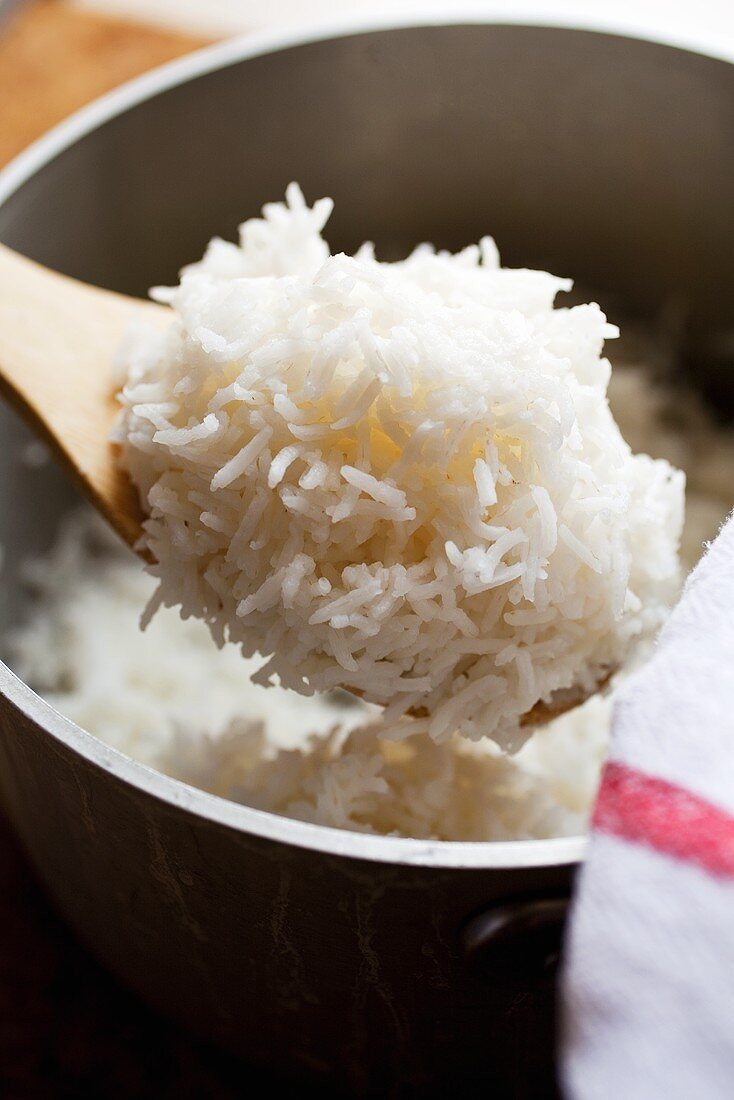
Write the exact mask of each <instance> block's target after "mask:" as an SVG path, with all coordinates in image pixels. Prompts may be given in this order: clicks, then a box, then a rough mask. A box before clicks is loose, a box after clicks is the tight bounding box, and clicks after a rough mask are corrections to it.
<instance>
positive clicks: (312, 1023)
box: [0, 22, 734, 1097]
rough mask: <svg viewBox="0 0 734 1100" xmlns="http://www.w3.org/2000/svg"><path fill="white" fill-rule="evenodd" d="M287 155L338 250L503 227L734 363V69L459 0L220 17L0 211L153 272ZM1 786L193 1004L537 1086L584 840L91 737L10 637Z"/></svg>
mask: <svg viewBox="0 0 734 1100" xmlns="http://www.w3.org/2000/svg"><path fill="white" fill-rule="evenodd" d="M292 179H296V180H298V181H300V183H301V184H302V185H303V187H304V189H305V193H306V195H307V196H308V197H309V198H310V199H313V198H316V197H319V196H321V195H324V194H329V195H332V196H333V197H334V199H335V200H336V211H335V215H334V219H333V222H332V223H330V226H329V240H330V242H331V243H332V245H333V246H336V247H337V248H343V249H345V250H351V249H353V248H354V247H356V246H357V245H358V244H359V243H360V242H361V241H362V240H364V239H372V240H374V241H376V243H377V245H378V249H379V250H380V252H381V254H382V256H384V257H391V256H397V255H399V254H401V253H404V252H405V251H406V250H407V249H408V248H410V247H411V246H412V245H413V244H415V243H416V242H418V241H422V240H432V241H435V242H436V243H437V244H438V245H441V246H448V247H458V246H461V245H464V244H465V243H467V242H469V241H472V240H476V239H477V238H478V237H479V236H480V235H482V234H483V233H485V232H491V233H493V234H494V235H495V237H496V238H497V240H498V242H499V244H500V248H501V250H502V254H503V258H504V261H505V263H507V264H510V265H521V264H522V265H531V266H540V267H543V268H548V269H550V270H552V271H556V272H558V273H559V274H568V275H572V276H574V277H575V278H577V279H579V280H580V281H582V282H584V283H586V284H588V285H591V286H594V287H598V288H600V290H602V291H604V292H606V294H607V295H608V296H610V299H611V300H614V301H618V302H619V303H620V305H623V306H624V307H625V309H626V310H627V311H628V312H629V311H632V312H637V313H640V314H641V315H653V314H654V313H655V312H656V311H657V310H658V309H659V307H660V305H661V303H663V302H668V303H669V302H673V303H675V308H676V316H677V317H679V318H680V319H681V320H680V324H681V369H688V370H691V369H693V368H692V366H691V364H694V365H696V369H697V370H698V372H699V374H700V376H701V382H702V384H703V385H704V386H705V387H706V388H707V389H708V390H709V392H710V393H712V394H714V395H715V396H717V398H718V399H719V400H724V399H725V398H726V396H727V394H729V393H731V387H732V383H731V379H730V377H728V376H727V375H726V373H725V372H724V371H723V369H722V361H721V357H720V356H718V357H717V355H718V353H717V349H720V348H721V347H723V346H724V342H722V338H721V334H722V333H725V331H726V328H727V324H729V323H730V318H729V317H728V316H727V310H729V311H730V308H731V302H732V300H734V276H733V274H732V273H733V272H734V264H733V263H732V256H734V219H733V217H732V199H733V197H734V68H733V67H732V65H731V64H730V63H728V62H727V61H726V60H725V59H724V58H722V57H719V58H716V57H713V56H706V55H704V54H702V53H697V52H693V51H690V50H683V49H679V48H674V47H672V46H667V45H663V44H661V43H654V42H650V41H642V40H638V39H634V38H631V37H626V36H621V35H620V36H615V35H611V34H607V33H599V32H596V31H590V30H576V29H569V28H564V27H536V26H530V25H517V26H507V25H502V26H500V25H492V24H488V23H476V22H475V23H472V24H458V25H450V26H447V25H424V26H397V27H395V26H393V27H390V28H385V27H383V28H376V29H372V30H370V29H365V28H361V29H359V30H353V31H340V32H338V33H337V34H333V35H332V36H331V37H328V36H326V37H325V36H323V35H321V34H318V35H311V36H310V37H309V36H300V37H299V36H292V37H291V38H289V39H285V38H281V39H280V40H278V41H275V40H271V41H268V40H256V41H249V42H247V41H246V42H240V43H233V44H227V45H225V46H222V47H216V48H213V49H211V50H208V51H205V52H204V53H202V54H200V55H196V56H194V57H192V58H189V59H185V60H184V61H182V62H177V63H175V64H173V65H172V66H168V67H166V68H165V69H162V70H160V71H159V72H156V73H154V74H152V75H150V76H147V77H144V78H142V79H141V80H139V81H137V82H135V83H133V84H131V85H129V86H127V87H125V88H123V89H121V90H120V91H118V92H116V93H114V94H113V95H111V96H108V97H106V98H105V99H103V100H101V101H99V102H98V103H96V104H94V105H93V106H91V107H90V108H88V109H86V110H84V111H82V112H81V113H80V114H78V115H77V116H75V117H74V118H73V119H71V120H70V121H68V122H67V123H65V124H63V125H62V126H61V127H59V128H58V129H57V130H55V131H54V132H53V133H52V134H51V135H49V136H48V137H47V138H45V139H44V140H42V141H41V142H40V143H39V144H37V145H36V146H35V147H33V148H32V149H31V150H30V151H29V152H28V153H26V154H24V155H23V156H22V157H21V158H19V160H17V161H16V162H15V163H14V164H13V165H11V166H10V168H8V169H6V171H5V172H4V173H3V174H2V175H0V239H2V240H3V241H4V242H6V243H7V244H9V245H11V246H12V247H14V248H16V249H18V250H19V251H21V252H24V253H26V254H28V255H29V256H31V257H33V258H35V259H38V260H40V261H41V262H43V263H45V264H48V265H50V266H52V267H56V268H58V269H60V270H62V271H65V272H68V273H70V274H72V275H75V276H78V277H80V278H82V279H85V280H87V281H90V282H96V283H99V284H100V285H103V286H107V287H113V288H115V289H117V290H121V291H126V292H132V293H136V294H143V293H144V292H145V291H146V289H147V287H148V286H150V285H151V284H154V283H160V282H166V281H170V280H173V279H174V278H175V275H176V272H177V270H178V268H179V267H180V266H181V265H182V264H183V263H185V262H187V261H189V260H191V259H192V258H194V257H196V256H198V255H199V254H200V252H201V250H202V248H203V246H204V244H205V242H206V241H207V240H208V239H209V237H211V236H212V235H214V234H221V235H227V234H232V233H233V231H234V229H235V226H236V224H237V223H238V221H240V220H241V219H242V218H243V217H244V216H249V215H253V214H255V213H256V212H257V211H258V210H259V208H260V206H261V205H262V203H263V202H264V201H267V200H272V199H276V198H278V197H279V196H281V195H282V194H283V191H284V188H285V186H286V184H287V183H288V182H289V181H290V180H292ZM27 439H28V435H27V433H26V431H25V429H24V428H22V427H21V425H20V424H19V423H18V422H17V421H16V420H15V419H14V418H13V416H12V414H11V413H10V412H9V411H8V410H6V409H0V544H2V547H3V551H4V565H3V569H2V572H1V573H0V622H2V624H3V625H7V624H8V623H12V622H13V621H14V620H16V619H17V617H18V616H19V615H20V614H22V598H23V595H22V587H21V586H20V584H19V580H18V577H19V569H20V567H21V565H22V563H23V562H24V561H25V560H27V559H28V558H29V557H31V556H35V555H37V554H38V553H39V552H41V551H43V550H44V549H45V548H46V547H48V546H49V545H50V543H51V542H52V540H53V537H54V532H55V530H56V527H57V524H58V521H59V518H60V517H61V515H62V514H63V513H64V512H65V511H66V510H67V509H68V508H69V507H70V506H71V505H72V504H73V502H74V499H75V497H74V493H73V492H72V490H71V489H70V488H69V486H68V485H67V484H66V483H65V481H64V480H63V477H62V475H61V474H60V473H59V472H57V471H56V470H55V469H54V468H51V467H47V468H45V469H44V470H41V471H39V470H30V469H28V468H27V466H25V465H23V463H22V462H21V460H20V456H21V452H22V450H23V447H24V445H25V443H26V441H27ZM0 790H1V793H2V799H3V802H4V804H5V807H6V809H7V812H8V814H9V816H10V818H11V820H12V822H13V824H14V826H15V828H16V830H17V832H18V835H19V836H20V838H21V839H22V842H23V844H24V846H25V848H26V850H27V852H28V854H29V856H30V859H31V860H32V862H33V865H34V867H35V868H36V870H37V872H38V874H39V876H40V878H41V879H42V880H43V882H44V884H45V886H46V887H47V889H48V891H49V893H50V895H51V896H52V897H53V899H54V900H55V902H56V904H57V905H58V907H59V909H60V910H61V911H62V912H63V913H64V915H65V916H66V918H67V919H68V921H69V922H70V924H71V925H72V926H73V927H74V928H75V929H76V930H77V932H78V933H79V935H80V936H81V937H82V938H83V940H84V941H85V942H86V943H87V944H88V945H89V946H90V948H91V949H92V950H93V951H94V952H95V953H96V955H97V956H99V958H100V959H102V960H103V961H104V962H105V963H106V964H107V965H108V966H109V968H110V969H111V970H113V971H114V972H115V973H116V974H117V975H118V976H119V977H120V979H121V980H122V981H124V982H125V983H126V984H127V985H128V986H130V987H131V988H133V989H135V990H137V991H139V992H140V994H142V995H143V996H144V997H145V998H147V999H148V1000H149V1001H150V1002H151V1003H153V1004H154V1005H156V1006H158V1007H159V1008H160V1009H162V1010H163V1011H165V1012H166V1013H168V1014H169V1015H171V1016H174V1017H176V1018H177V1019H178V1020H180V1021H182V1022H183V1023H185V1024H186V1025H188V1026H190V1027H192V1028H194V1029H195V1030H196V1031H198V1032H199V1033H200V1034H202V1035H205V1036H208V1037H210V1038H212V1039H214V1040H215V1041H217V1042H219V1043H221V1044H224V1045H226V1046H227V1047H229V1048H231V1049H233V1050H235V1051H237V1052H239V1053H241V1054H243V1055H244V1056H246V1057H247V1058H248V1059H250V1060H251V1061H255V1062H260V1063H263V1064H271V1065H272V1066H273V1067H276V1068H278V1069H279V1070H282V1071H283V1072H285V1073H289V1074H291V1075H295V1076H299V1077H301V1078H304V1079H306V1078H311V1079H314V1080H317V1079H318V1080H321V1081H322V1082H325V1083H326V1082H328V1083H331V1084H333V1085H334V1086H336V1087H349V1088H350V1089H351V1090H352V1092H356V1093H360V1094H367V1093H370V1094H379V1095H390V1094H392V1093H394V1092H396V1091H398V1087H400V1088H402V1089H403V1091H409V1090H412V1092H413V1093H420V1092H424V1093H432V1092H437V1091H440V1090H441V1088H442V1087H444V1088H445V1087H452V1088H454V1089H459V1090H461V1088H462V1086H466V1085H468V1084H469V1083H471V1082H477V1081H481V1082H482V1083H483V1087H484V1088H485V1089H487V1091H488V1094H491V1095H495V1096H505V1095H507V1096H527V1097H542V1096H544V1095H548V1094H550V1093H551V1092H552V1061H551V1047H552V1002H553V974H552V966H551V965H549V956H550V955H551V954H552V953H553V951H555V950H556V941H557V929H558V926H559V922H560V920H561V917H562V911H563V907H564V898H565V897H566V895H567V893H568V890H569V887H570V884H571V880H572V876H573V873H574V870H575V868H576V866H577V864H578V863H579V861H580V859H581V858H582V854H583V847H584V841H583V839H582V838H578V839H565V840H549V841H540V842H538V841H533V842H530V841H528V842H516V843H496V844H489V843H486V844H485V843H481V844H446V843H428V842H423V841H412V840H404V839H398V838H393V837H371V836H363V835H357V834H352V833H347V832H340V831H336V830H331V829H326V828H320V827H316V826H311V825H307V824H302V823H300V822H297V821H290V820H285V819H283V818H280V817H275V816H273V815H270V814H267V813H262V812H258V811H256V810H252V809H248V808H246V807H242V806H238V805H234V804H232V803H229V802H226V801H223V800H221V799H217V798H215V797H213V796H210V795H207V794H203V793H202V792H200V791H197V790H193V789H191V788H189V787H186V786H184V785H182V784H180V783H177V782H174V781H173V780H170V779H167V778H165V777H163V776H161V775H158V774H155V773H153V772H152V771H150V770H149V769H147V768H145V767H143V766H142V765H139V764H136V763H134V762H132V761H130V760H128V759H127V758H125V757H123V756H122V755H120V754H118V753H116V752H115V751H113V750H111V749H109V748H106V747H105V746H103V745H102V744H100V743H99V742H98V741H96V740H95V739H94V738H93V737H92V736H90V735H89V734H87V733H85V732H84V731H83V730H81V729H79V728H77V727H76V726H74V725H73V723H71V722H69V721H67V720H66V719H65V718H63V717H61V716H60V715H59V714H57V713H56V712H55V711H54V710H52V709H51V707H49V706H48V705H47V704H46V703H45V702H43V701H42V700H41V699H40V698H39V697H38V696H37V695H35V694H34V693H33V691H31V690H30V689H29V688H28V687H27V686H26V685H25V684H23V683H22V682H20V681H19V680H18V679H17V678H16V677H15V676H14V675H13V673H12V672H11V671H10V670H9V669H7V668H6V667H5V666H0ZM396 1083H397V1084H396ZM459 1095H461V1092H460V1091H459Z"/></svg>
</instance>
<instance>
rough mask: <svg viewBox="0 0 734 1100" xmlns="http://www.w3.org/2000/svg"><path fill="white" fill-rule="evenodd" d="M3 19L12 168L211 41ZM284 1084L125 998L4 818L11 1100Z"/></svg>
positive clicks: (22, 16)
mask: <svg viewBox="0 0 734 1100" xmlns="http://www.w3.org/2000/svg"><path fill="white" fill-rule="evenodd" d="M0 14H2V15H3V17H2V18H0V163H4V162H5V161H7V160H9V159H10V158H11V157H12V156H14V155H15V154H16V153H17V152H19V151H20V150H21V149H22V148H23V147H24V146H25V145H27V144H28V143H29V142H31V141H32V140H33V139H34V138H36V137H38V136H39V135H40V134H41V133H43V132H44V131H45V130H47V129H48V128H49V126H52V125H53V124H54V123H56V122H58V121H59V120H60V119H62V118H63V117H64V116H66V115H67V114H69V112H71V111H73V110H75V109H76V108H77V107H80V106H82V104H84V103H85V102H87V101H88V100H90V99H92V98H94V97H95V96H97V95H100V94H101V93H103V92H105V91H108V90H109V89H110V88H112V87H114V86H115V85H116V84H119V83H120V82H121V81H124V80H127V79H129V78H130V77H133V76H136V75H137V74H138V73H140V72H143V71H144V70H146V69H149V68H152V67H153V66H155V65H158V64H161V63H163V62H164V61H168V60H170V59H171V58H173V57H177V56H179V55H180V54H182V53H185V52H187V51H189V50H191V49H192V48H195V47H197V46H199V45H201V42H199V41H194V40H192V39H190V38H185V37H183V36H179V35H175V34H168V33H165V32H158V31H155V30H150V29H143V28H139V27H136V26H132V25H126V24H124V23H118V22H112V21H106V20H103V19H99V18H95V17H93V16H90V15H85V14H80V13H78V12H74V11H72V10H70V9H67V8H66V7H65V5H63V4H60V3H55V2H52V0H38V2H36V3H30V2H28V3H25V4H24V3H22V2H21V3H20V4H19V5H18V6H16V7H15V8H14V9H12V10H11V12H10V13H9V14H8V15H7V16H4V13H3V12H2V9H0ZM273 1084H274V1082H273V1081H272V1078H270V1079H268V1080H267V1082H266V1081H265V1080H264V1079H263V1078H262V1076H261V1075H259V1074H258V1073H256V1072H253V1071H252V1070H250V1069H248V1067H246V1066H243V1065H241V1064H239V1063H238V1062H235V1061H234V1060H233V1059H231V1058H228V1057H227V1056H226V1055H224V1054H222V1053H221V1052H219V1051H217V1050H213V1049H211V1048H209V1047H207V1046H206V1045H204V1044H202V1043H199V1042H197V1041H196V1040H194V1039H192V1037H191V1036H190V1035H187V1034H185V1033H183V1032H182V1031H180V1030H179V1029H178V1028H176V1027H175V1026H174V1025H172V1024H170V1023H168V1022H166V1021H165V1020H162V1019H160V1018H159V1017H158V1016H156V1014H155V1013H153V1012H152V1011H151V1010H149V1009H148V1008H146V1007H145V1005H143V1004H142V1003H141V1002H140V1001H139V1000H138V999H137V998H136V997H134V996H133V995H132V994H130V993H128V992H126V991H125V990H124V989H122V988H121V987H120V986H119V985H118V984H117V983H116V982H115V981H114V980H113V979H112V978H111V977H110V976H109V975H108V974H107V973H106V972H105V971H104V969H103V968H102V967H101V966H99V964H98V963H97V962H95V960H94V959H93V958H92V957H91V956H90V955H89V954H88V952H87V951H86V950H85V949H84V947H83V946H82V945H81V944H79V943H78V942H77V940H76V939H75V938H74V936H73V935H72V934H71V932H69V931H68V929H67V928H66V927H65V925H64V923H63V922H62V921H61V920H60V919H59V917H58V916H57V915H56V913H54V911H53V910H52V908H51V906H50V905H49V904H48V902H47V900H46V899H45V897H44V896H43V893H42V891H41V890H40V889H39V887H38V886H37V885H36V883H35V880H34V878H33V875H32V872H31V871H30V869H29V868H28V866H27V864H26V862H25V858H24V856H23V854H22V852H21V851H20V849H19V847H18V845H17V843H16V841H15V839H14V837H13V835H12V833H11V831H10V829H9V828H8V826H7V824H6V823H5V822H4V821H3V819H2V817H1V816H0V1098H1V1100H46V1098H48V1100H67V1098H69V1100H73V1098H76V1097H79V1098H80V1100H81V1098H82V1097H86V1096H89V1097H91V1098H92V1100H97V1098H100V1100H102V1098H104V1100H118V1098H119V1100H123V1098H125V1100H128V1098H137V1097H139V1098H146V1100H147V1098H151V1100H153V1098H154V1097H155V1100H174V1098H175V1100H198V1098H207V1100H230V1098H232V1100H235V1098H237V1097H241V1096H242V1095H245V1094H249V1095H254V1096H258V1095H263V1094H264V1093H265V1091H266V1086H267V1089H268V1091H270V1089H272V1087H273Z"/></svg>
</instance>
